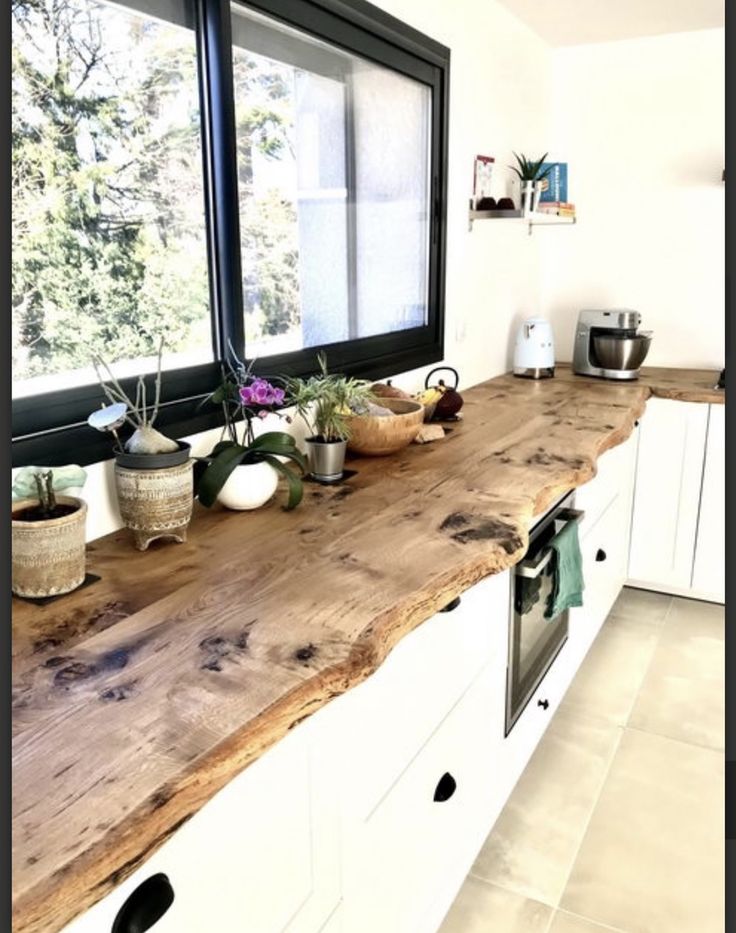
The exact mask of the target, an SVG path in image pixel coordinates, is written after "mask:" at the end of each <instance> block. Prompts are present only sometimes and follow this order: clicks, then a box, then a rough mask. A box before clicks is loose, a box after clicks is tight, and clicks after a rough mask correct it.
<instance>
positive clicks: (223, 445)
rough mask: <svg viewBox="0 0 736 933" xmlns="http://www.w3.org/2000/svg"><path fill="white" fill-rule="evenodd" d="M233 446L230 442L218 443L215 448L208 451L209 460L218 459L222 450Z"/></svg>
mask: <svg viewBox="0 0 736 933" xmlns="http://www.w3.org/2000/svg"><path fill="white" fill-rule="evenodd" d="M232 446H233V442H232V441H218V442H217V443H216V444H215V446H214V447H213V448H212V450H211V451H210V458H212V457H218V456H219V455H220V454H221V453H222V452H223V450H227V449H228V448H229V447H232Z"/></svg>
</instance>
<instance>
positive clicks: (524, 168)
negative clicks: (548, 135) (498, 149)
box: [509, 152, 552, 181]
mask: <svg viewBox="0 0 736 933" xmlns="http://www.w3.org/2000/svg"><path fill="white" fill-rule="evenodd" d="M548 155H549V153H547V152H545V154H544V155H543V156H542V158H541V159H537V160H536V161H534V160H532V159H527V157H526V156H525V155H524V153H523V152H522V154H521V155H517V154H516V153H514V158H515V159H516V161H517V162H518V163H519V167H518V168H516V166H515V165H509V168H510V169H511V171H512V172H516V174H517V175H518V176H519V178H520V180H521V181H541V180H542V179H543V178H546V177H547V176H548V175H549V173H550V172H551V171H552V166H551V165H550V166H549V167H548V168H546V169H545V170H544V171H543V172H542V173H541V175H540V170H541V168H542V165H543V164H544V160H545V159H546V158H547V156H548Z"/></svg>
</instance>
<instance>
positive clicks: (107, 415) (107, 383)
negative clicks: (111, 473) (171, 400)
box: [87, 337, 179, 454]
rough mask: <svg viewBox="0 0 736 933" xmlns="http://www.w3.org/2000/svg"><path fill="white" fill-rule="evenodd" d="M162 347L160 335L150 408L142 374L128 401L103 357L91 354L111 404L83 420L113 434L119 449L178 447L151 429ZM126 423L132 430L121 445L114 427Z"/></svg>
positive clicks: (153, 451) (154, 451)
mask: <svg viewBox="0 0 736 933" xmlns="http://www.w3.org/2000/svg"><path fill="white" fill-rule="evenodd" d="M163 349H164V338H163V337H161V339H160V340H159V345H158V358H157V366H156V380H155V384H154V397H153V405H152V406H150V407H149V405H148V395H147V387H146V380H145V377H144V376H138V382H137V383H136V390H135V400H132V399H131V398H130V396H129V395H128V394H127V393H126V392H125V390H124V389H123V387H122V386H121V385H120V382H119V381H118V380H117V379H116V378H115V376H114V375H113V372H112V370H111V369H110V366H109V365H108V363H107V362H106V361H105V360H104V359H103V357H102V356H100V355H99V354H96V355H95V356H93V357H92V365H93V366H94V368H95V373H96V374H97V379H98V381H99V383H100V385H101V386H102V391H103V392H104V393H105V396H106V397H107V399H108V400H109V401H110V402H111V403H112V404H111V405H109V406H105V405H103V406H102V408H101V409H99V410H98V411H96V412H93V413H92V414H91V415H90V416H89V418H88V419H87V423H88V424H89V425H90V426H91V427H93V428H95V429H96V430H98V431H103V432H110V433H111V434H112V435H113V436H114V438H115V441H116V444H117V447H118V449H119V451H120V452H122V450H123V449H125V450H126V451H127V452H128V453H131V454H166V453H173V452H174V451H176V450H179V444H178V443H177V442H176V441H172V440H171V438H169V437H166V436H165V435H164V434H162V433H161V432H160V431H157V430H156V428H154V424H155V422H156V418H157V417H158V413H159V406H160V403H161V356H162V354H163ZM102 370H104V371H105V372H106V373H107V378H106V379H105V378H103V375H102V372H101V371H102ZM126 423H127V424H129V425H130V426H131V427H132V428H133V433H132V434H131V436H130V437H129V438H128V440H127V441H126V442H125V444H124V445H121V443H120V438H119V437H118V435H117V430H118V428H120V427H122V426H123V425H124V424H126Z"/></svg>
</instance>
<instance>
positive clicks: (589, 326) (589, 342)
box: [572, 308, 652, 379]
mask: <svg viewBox="0 0 736 933" xmlns="http://www.w3.org/2000/svg"><path fill="white" fill-rule="evenodd" d="M640 324H641V315H640V314H639V312H638V311H630V310H628V309H626V308H622V309H618V310H613V311H581V312H580V314H579V315H578V323H577V327H576V329H575V349H574V351H573V358H572V368H573V372H575V373H578V375H580V376H598V377H599V378H601V379H636V378H637V377H638V375H639V367H640V366H641V364H642V363H643V362H644V359H645V358H646V355H647V353H648V352H649V345H650V343H651V342H652V332H651V331H639V329H638V328H639V325H640Z"/></svg>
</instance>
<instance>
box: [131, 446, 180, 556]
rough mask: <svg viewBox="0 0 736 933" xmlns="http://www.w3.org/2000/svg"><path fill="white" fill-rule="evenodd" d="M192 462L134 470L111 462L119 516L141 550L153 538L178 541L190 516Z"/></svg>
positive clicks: (143, 549) (153, 539)
mask: <svg viewBox="0 0 736 933" xmlns="http://www.w3.org/2000/svg"><path fill="white" fill-rule="evenodd" d="M193 468H194V461H193V460H187V461H186V462H185V463H180V464H177V465H176V466H171V467H165V468H163V469H158V470H136V469H132V468H129V467H124V466H121V465H120V464H119V463H116V464H115V488H116V490H117V494H118V505H119V507H120V515H121V517H122V519H123V524H124V525H125V527H126V528H130V530H131V531H132V532H133V538H134V541H135V546H136V547H137V548H138V550H139V551H145V550H146V548H147V547H148V545H149V544H150V543H151V541H155V540H156V539H157V538H171V539H173V540H174V541H178V542H179V543H180V544H182V543H183V542H184V541H186V540H187V526H188V525H189V522H190V520H191V517H192V506H193V503H194V498H193V495H194V493H193V483H194V480H193V475H192V473H193Z"/></svg>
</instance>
